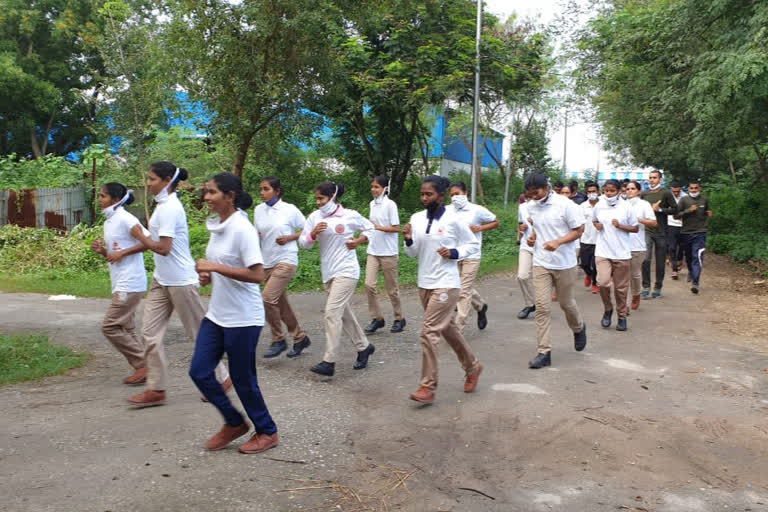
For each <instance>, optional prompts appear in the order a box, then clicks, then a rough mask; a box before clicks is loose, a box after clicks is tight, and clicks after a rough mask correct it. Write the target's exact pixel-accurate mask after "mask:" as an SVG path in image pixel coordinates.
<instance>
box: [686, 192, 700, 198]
mask: <svg viewBox="0 0 768 512" xmlns="http://www.w3.org/2000/svg"><path fill="white" fill-rule="evenodd" d="M688 195H689V196H691V197H692V198H694V199H696V198H697V197H699V196H700V195H701V192H688Z"/></svg>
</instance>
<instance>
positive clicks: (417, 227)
mask: <svg viewBox="0 0 768 512" xmlns="http://www.w3.org/2000/svg"><path fill="white" fill-rule="evenodd" d="M410 224H411V238H412V239H413V243H412V244H411V246H410V247H409V246H408V244H405V253H406V254H407V255H408V256H410V257H412V258H418V259H419V276H418V286H419V288H423V289H425V290H436V289H439V288H461V277H460V276H459V267H458V265H457V262H458V261H459V260H461V259H466V258H468V257H470V256H473V255H474V254H475V253H476V252H478V251H480V242H478V241H477V237H475V236H474V235H475V233H472V230H470V229H469V225H468V224H466V223H465V222H464V221H463V220H461V219H460V218H459V217H457V216H456V215H455V214H454V213H452V212H450V211H449V210H448V209H447V208H446V209H445V210H444V211H443V214H442V215H441V216H440V218H439V219H433V220H432V222H431V225H430V221H429V219H428V218H427V211H426V210H422V211H420V212H418V213H414V214H413V215H411V220H410ZM427 228H429V233H427ZM441 247H446V248H448V249H456V252H457V253H458V254H457V255H458V259H455V260H454V259H449V258H443V257H442V256H440V255H439V254H438V253H437V250H438V249H439V248H441Z"/></svg>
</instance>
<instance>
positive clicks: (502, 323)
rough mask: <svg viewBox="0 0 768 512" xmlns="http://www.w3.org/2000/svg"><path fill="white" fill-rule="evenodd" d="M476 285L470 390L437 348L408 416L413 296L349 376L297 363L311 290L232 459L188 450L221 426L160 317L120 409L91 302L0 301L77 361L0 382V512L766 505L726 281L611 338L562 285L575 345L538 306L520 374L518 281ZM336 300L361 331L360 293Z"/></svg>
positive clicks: (759, 384) (755, 352) (10, 316)
mask: <svg viewBox="0 0 768 512" xmlns="http://www.w3.org/2000/svg"><path fill="white" fill-rule="evenodd" d="M710 272H711V273H713V277H714V273H715V272H716V270H715V269H711V270H710ZM720 277H721V278H723V276H722V275H721V276H720ZM705 283H706V278H705ZM481 290H482V293H483V294H484V295H485V296H486V297H487V298H488V300H489V303H490V305H491V306H490V311H489V319H490V324H489V327H488V329H486V330H485V331H482V332H480V331H478V330H477V329H476V327H475V326H474V325H470V327H469V328H468V331H467V334H468V336H469V339H470V341H471V343H472V345H473V347H474V348H475V349H476V351H477V353H478V355H479V356H480V358H481V360H482V361H483V362H484V364H485V367H486V369H485V372H484V374H483V377H482V379H481V381H480V388H479V390H478V392H477V393H475V394H473V395H465V394H464V393H462V388H461V386H462V380H461V379H462V375H461V371H460V368H459V367H458V364H457V362H456V360H455V357H454V356H453V354H451V353H449V352H448V351H447V350H444V351H443V354H442V357H441V382H440V389H439V390H438V401H437V402H436V403H435V404H434V405H432V406H427V407H420V406H418V405H417V404H415V403H414V402H411V401H409V400H408V399H407V397H408V394H409V393H410V392H411V391H413V390H414V389H415V388H416V386H417V384H418V375H419V368H420V348H419V345H418V326H419V320H420V315H421V309H420V306H419V305H418V301H417V297H416V295H415V293H414V292H413V291H406V292H405V297H404V304H405V308H406V311H407V320H408V327H407V329H406V332H405V333H403V334H402V335H391V334H389V333H386V334H377V335H374V336H372V337H371V340H372V341H373V342H374V343H375V344H376V347H377V350H376V354H375V356H374V357H373V359H372V363H371V366H370V368H369V369H368V370H366V371H363V372H356V371H352V369H351V366H352V362H353V360H354V349H353V347H352V345H351V344H347V345H345V349H346V352H345V356H346V358H347V359H346V360H345V361H343V362H341V363H340V364H338V365H337V366H339V369H338V373H337V375H336V377H335V378H333V379H332V380H327V379H320V378H316V377H315V376H313V375H312V374H311V373H310V372H309V371H308V370H309V367H310V366H311V365H312V364H313V363H315V362H317V361H318V360H319V358H320V357H321V356H322V345H323V334H322V329H321V320H322V316H321V315H322V312H321V310H322V302H323V299H322V296H321V295H319V294H312V293H309V294H301V295H296V296H293V297H292V300H293V302H294V304H295V305H296V307H297V309H298V311H299V312H300V314H299V317H300V319H301V321H302V322H303V323H304V325H305V326H306V328H307V329H308V331H309V333H310V335H311V336H312V337H313V339H314V344H313V346H312V347H311V349H310V350H309V351H308V353H307V355H306V356H303V357H301V358H298V359H297V360H288V359H286V358H281V359H279V360H276V361H266V362H265V361H261V360H260V361H259V363H258V367H259V371H260V382H261V385H262V388H263V390H264V392H265V395H266V398H267V403H268V404H269V407H270V409H271V411H272V414H273V416H274V418H275V421H276V422H277V423H278V427H279V428H280V434H281V436H282V444H281V445H280V446H279V447H278V448H277V449H275V450H272V451H270V452H268V453H266V454H263V455H250V456H246V455H241V454H239V453H238V452H237V450H236V449H234V448H233V449H228V450H224V451H223V452H217V453H206V452H205V451H203V449H202V444H203V443H204V441H205V439H206V438H207V437H208V436H209V435H210V434H212V433H213V432H214V431H215V430H216V429H217V428H218V427H219V424H220V418H219V417H218V415H217V413H216V412H215V410H214V409H213V408H212V407H210V406H208V405H204V404H202V403H201V402H200V401H199V399H198V393H197V391H196V390H195V388H194V386H193V384H192V383H191V381H190V380H189V378H188V377H187V376H186V370H187V367H188V364H189V361H190V357H191V351H192V344H191V342H189V341H188V340H186V339H185V338H184V335H183V332H182V330H181V326H180V324H178V323H174V324H173V326H172V328H171V329H170V330H169V335H168V340H169V343H170V344H169V348H168V352H169V358H170V360H171V361H172V367H171V375H172V380H171V385H170V388H169V390H168V396H169V403H168V405H166V406H164V407H158V408H153V409H145V410H138V411H136V410H131V409H129V408H127V407H126V405H125V403H124V401H123V400H124V398H125V397H127V396H128V395H130V394H132V392H134V390H133V389H128V388H126V387H125V386H123V385H122V384H121V379H122V377H124V376H125V375H126V374H127V372H128V368H127V365H126V364H125V362H124V361H123V360H122V359H121V358H120V357H119V356H117V355H116V354H115V353H114V352H113V350H112V349H111V347H109V346H108V345H107V344H106V342H105V341H104V340H103V338H102V337H101V335H100V333H99V322H100V320H101V316H102V313H103V311H104V309H105V307H106V301H104V300H90V299H87V300H86V299H79V300H76V301H71V302H49V301H48V300H47V297H45V296H40V295H25V294H0V325H2V326H3V327H2V330H3V331H5V332H16V331H36V332H47V333H49V334H50V336H51V338H52V340H53V341H54V342H57V343H67V344H72V345H75V346H79V347H84V348H87V349H88V350H91V351H92V352H94V354H95V357H94V359H93V361H92V362H91V364H89V365H88V366H87V367H86V368H83V369H79V370H76V371H74V372H72V373H71V374H70V375H67V376H60V377H54V378H49V379H46V380H44V381H40V382H36V383H28V384H21V385H17V386H12V387H5V388H2V389H0V403H2V404H3V407H2V411H3V414H2V417H1V418H0V509H1V510H7V511H17V510H18V511H49V510H50V511H60V510H67V511H69V510H77V511H98V512H104V511H113V512H118V511H131V512H143V511H155V510H183V509H185V510H188V511H209V510H222V511H223V510H226V511H246V510H249V511H262V510H263V511H291V510H310V509H311V510H332V509H333V510H346V511H354V510H408V511H455V512H458V511H473V512H474V511H504V512H509V511H549V510H564V511H589V512H593V511H594V512H602V511H605V512H607V511H616V510H628V511H632V510H634V511H643V510H647V511H658V512H686V511H691V512H693V511H695V512H709V511H720V510H755V511H757V510H768V457H766V456H767V455H768V418H767V417H766V413H767V412H768V400H767V399H766V398H768V397H767V396H766V376H768V373H767V372H768V354H767V353H766V351H765V348H764V347H765V346H766V345H767V344H768V342H766V340H765V338H764V337H762V336H752V337H749V336H746V335H742V336H735V335H734V334H733V333H732V332H731V331H729V330H727V329H728V327H729V325H730V324H729V322H727V321H724V320H723V317H722V313H721V312H722V310H723V307H722V302H723V301H724V300H726V295H724V293H726V292H725V291H723V290H718V289H709V290H708V289H707V288H706V285H705V287H704V293H703V294H702V295H701V296H699V297H696V298H692V296H691V295H690V293H689V292H687V289H686V288H685V286H684V283H683V282H670V283H669V284H668V286H667V290H666V294H665V297H664V298H663V299H659V300H653V301H647V302H643V304H642V306H641V310H640V311H638V312H635V313H633V314H632V316H631V317H630V330H629V331H628V332H627V333H618V332H616V331H615V330H613V329H611V330H602V329H600V327H599V320H600V316H601V307H600V305H599V303H598V299H597V297H596V296H594V295H592V294H590V293H588V292H587V291H586V290H581V289H580V290H579V300H580V303H581V305H582V307H583V311H584V314H585V316H586V318H587V319H588V327H589V334H590V336H589V346H588V347H587V350H586V351H585V352H583V353H576V352H574V351H573V348H572V340H571V336H570V334H569V333H568V332H567V328H566V325H565V320H564V319H563V317H562V314H561V313H560V312H559V310H557V311H556V313H555V324H554V325H555V328H554V346H555V349H554V353H553V359H554V364H555V366H554V367H553V368H551V369H547V370H541V371H532V370H528V369H527V368H526V362H527V361H528V359H529V358H530V357H531V356H532V355H533V353H534V349H535V334H534V333H535V325H534V322H533V320H529V321H519V320H517V319H516V318H515V317H514V314H515V313H516V312H517V310H518V309H519V307H520V297H519V292H518V289H517V286H516V283H515V282H514V281H513V280H512V278H511V276H505V275H501V276H498V275H497V276H493V277H491V278H489V279H486V280H484V281H483V283H482V286H481ZM728 293H731V291H728ZM355 310H356V311H357V313H358V315H359V316H358V318H360V319H361V321H363V320H364V319H365V316H366V315H365V314H364V313H365V311H366V307H365V304H364V297H363V296H357V297H356V298H355ZM716 311H717V312H718V313H717V314H715V313H714V312H716ZM734 313H738V312H734ZM758 314H763V315H765V309H763V310H762V311H761V312H759V313H758ZM472 321H474V317H473V318H472ZM752 321H753V323H754V318H753V319H752ZM762 322H768V318H765V319H764V320H762ZM757 323H758V324H759V323H760V322H757ZM757 332H760V331H757ZM737 343H738V344H737ZM265 345H266V343H265ZM262 349H263V347H262Z"/></svg>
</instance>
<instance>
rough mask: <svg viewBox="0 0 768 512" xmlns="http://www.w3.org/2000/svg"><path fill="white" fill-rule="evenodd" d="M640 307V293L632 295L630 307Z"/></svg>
mask: <svg viewBox="0 0 768 512" xmlns="http://www.w3.org/2000/svg"><path fill="white" fill-rule="evenodd" d="M639 307H640V295H635V296H634V297H632V309H637V308H639Z"/></svg>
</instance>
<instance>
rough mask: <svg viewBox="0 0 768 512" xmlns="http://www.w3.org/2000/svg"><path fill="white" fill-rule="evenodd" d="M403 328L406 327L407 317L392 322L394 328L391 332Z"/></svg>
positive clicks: (400, 330) (399, 330) (401, 330)
mask: <svg viewBox="0 0 768 512" xmlns="http://www.w3.org/2000/svg"><path fill="white" fill-rule="evenodd" d="M403 329H405V318H401V319H400V320H395V321H394V322H392V328H391V329H390V330H389V332H403Z"/></svg>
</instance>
